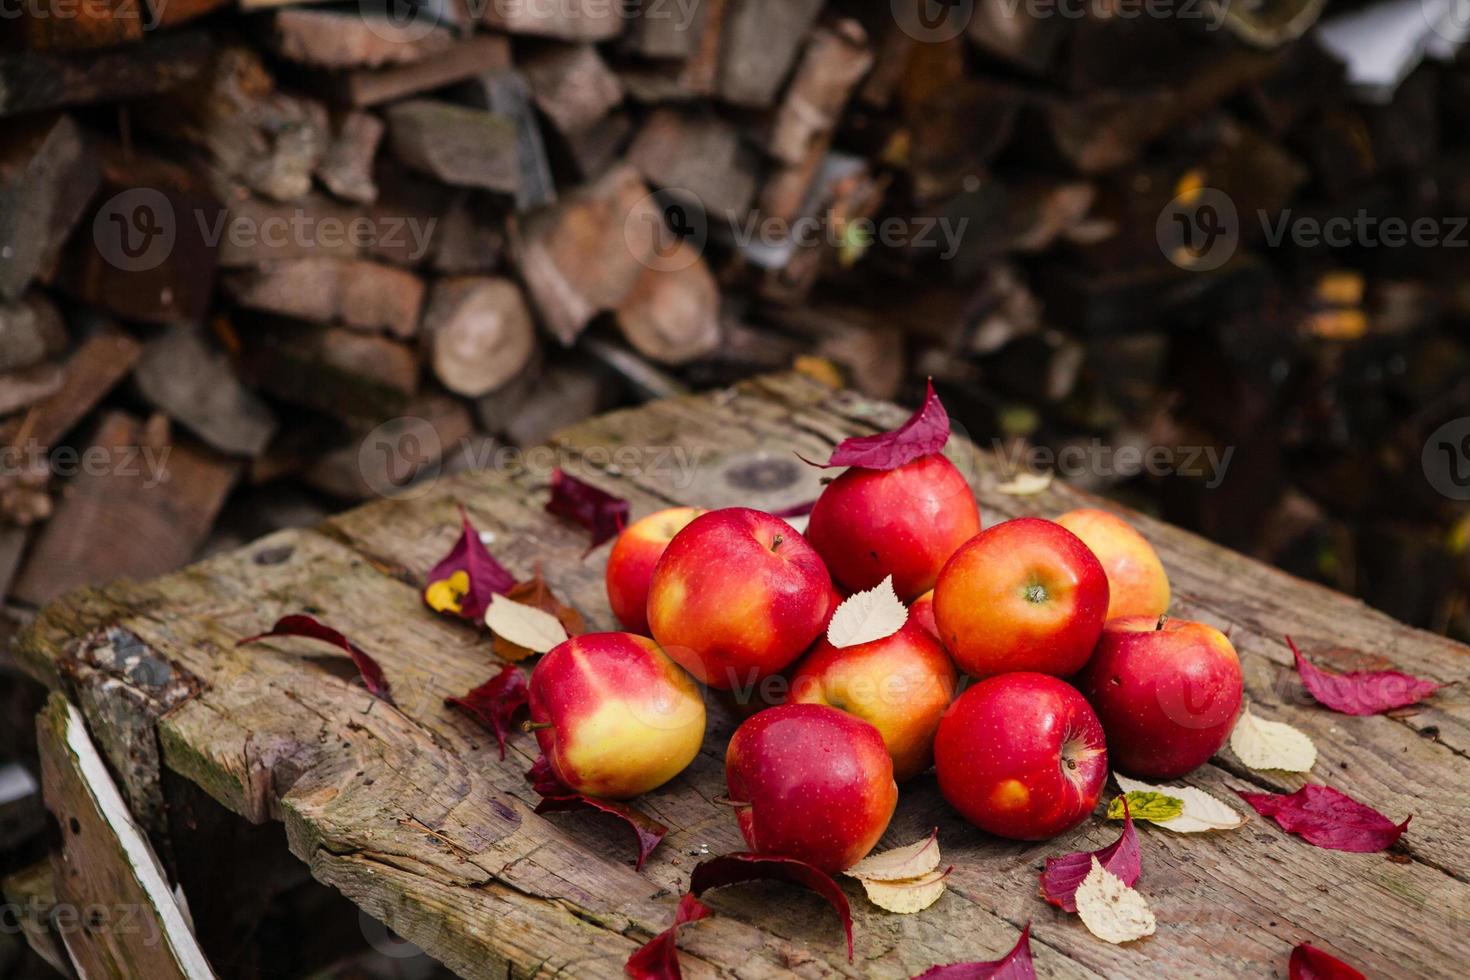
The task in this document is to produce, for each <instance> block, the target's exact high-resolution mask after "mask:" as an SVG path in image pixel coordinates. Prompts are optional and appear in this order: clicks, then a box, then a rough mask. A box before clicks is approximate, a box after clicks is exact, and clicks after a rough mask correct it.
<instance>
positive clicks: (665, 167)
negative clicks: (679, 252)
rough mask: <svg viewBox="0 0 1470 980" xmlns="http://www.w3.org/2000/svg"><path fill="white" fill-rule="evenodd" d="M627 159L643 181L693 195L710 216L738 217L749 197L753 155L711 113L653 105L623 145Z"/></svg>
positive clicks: (752, 192)
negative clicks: (696, 112) (631, 142)
mask: <svg viewBox="0 0 1470 980" xmlns="http://www.w3.org/2000/svg"><path fill="white" fill-rule="evenodd" d="M628 162H629V163H631V164H633V166H635V167H637V168H638V170H639V171H640V172H641V173H642V174H643V176H644V178H645V179H647V180H648V182H649V183H651V184H654V185H655V186H658V187H661V188H666V189H668V190H670V191H674V192H677V193H680V194H683V195H687V196H690V197H693V198H694V199H695V200H697V201H698V202H699V203H700V205H701V206H702V207H703V208H704V210H705V211H706V212H707V213H708V214H709V216H710V218H711V220H717V219H730V220H738V219H739V218H741V217H743V216H744V215H745V212H746V211H747V210H748V209H749V208H750V201H751V198H752V197H753V196H754V195H755V185H756V167H757V162H756V158H755V154H754V152H753V151H752V150H751V148H750V147H748V146H747V145H745V143H744V142H743V141H742V140H741V138H740V134H739V132H738V131H737V130H736V129H735V127H734V126H733V125H732V124H731V123H728V122H726V121H725V120H723V119H720V118H719V117H717V116H713V115H709V114H705V113H699V114H690V113H685V112H681V111H679V110H677V109H656V110H655V111H654V112H653V113H652V114H651V115H649V117H648V119H647V121H646V122H645V123H644V124H643V128H642V129H640V130H639V131H638V136H637V138H635V139H634V140H633V145H632V146H630V147H629V148H628Z"/></svg>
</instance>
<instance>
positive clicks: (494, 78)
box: [446, 70, 556, 271]
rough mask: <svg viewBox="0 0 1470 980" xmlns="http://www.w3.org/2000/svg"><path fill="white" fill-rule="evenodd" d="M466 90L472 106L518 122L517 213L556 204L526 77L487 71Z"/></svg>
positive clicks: (468, 85) (544, 148)
mask: <svg viewBox="0 0 1470 980" xmlns="http://www.w3.org/2000/svg"><path fill="white" fill-rule="evenodd" d="M465 89H466V91H465V93H464V96H463V98H464V99H465V101H466V102H468V103H469V104H470V105H473V106H474V107H475V108H477V109H486V110H488V111H490V112H493V113H495V114H496V115H498V116H502V117H503V118H505V119H509V120H510V121H511V122H513V123H515V126H516V147H517V150H518V157H517V158H518V160H519V163H520V173H519V176H518V178H517V182H516V210H517V211H530V210H531V209H533V208H539V207H542V206H543V205H547V204H550V203H551V202H552V201H555V200H556V182H555V180H554V179H553V178H552V175H551V164H550V162H549V161H548V160H547V158H546V144H545V142H544V141H543V140H542V139H541V123H540V121H539V120H537V118H536V112H535V110H534V109H533V108H532V106H531V86H530V84H529V83H528V82H527V81H526V77H525V76H524V75H522V74H521V73H520V72H517V71H511V70H505V71H495V72H487V73H485V74H484V75H481V76H480V77H478V78H476V79H475V80H474V81H472V82H470V83H469V84H467V85H466V86H465ZM446 271H453V270H446ZM462 271H471V270H462Z"/></svg>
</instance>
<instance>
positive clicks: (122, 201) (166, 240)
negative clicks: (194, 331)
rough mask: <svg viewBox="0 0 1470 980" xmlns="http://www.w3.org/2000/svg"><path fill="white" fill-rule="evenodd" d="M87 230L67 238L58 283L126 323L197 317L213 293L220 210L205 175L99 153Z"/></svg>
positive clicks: (110, 150)
mask: <svg viewBox="0 0 1470 980" xmlns="http://www.w3.org/2000/svg"><path fill="white" fill-rule="evenodd" d="M98 196H99V198H101V200H102V202H103V203H102V205H101V207H100V208H99V209H98V211H97V212H96V213H95V214H94V215H92V216H91V227H92V234H90V235H76V236H73V238H72V241H71V247H70V248H69V249H68V250H67V251H66V253H65V254H64V255H63V257H62V262H61V271H60V274H59V276H58V283H59V284H60V285H61V287H62V288H64V289H65V290H66V291H67V292H68V293H70V294H71V295H72V296H74V297H76V298H77V299H79V300H81V301H82V302H83V303H86V304H88V305H89V306H93V307H96V308H97V309H101V310H106V311H107V312H109V313H112V314H115V315H116V316H119V317H121V318H123V319H127V320H140V321H143V322H145V323H183V322H189V321H197V320H200V319H202V318H203V317H204V316H205V314H206V312H207V311H208V309H209V304H210V300H211V299H212V297H213V292H214V270H215V264H216V257H217V254H218V250H219V249H218V240H217V238H216V237H215V236H216V235H217V234H218V232H219V231H220V230H222V229H223V227H224V220H225V213H224V210H223V209H222V208H221V206H220V204H219V202H218V201H217V200H216V198H215V196H214V193H213V191H211V190H210V188H209V187H208V185H207V183H206V182H205V180H204V179H203V178H202V177H201V176H200V175H199V174H197V173H196V172H194V171H193V170H190V169H188V168H186V167H183V166H179V165H177V164H174V163H172V162H170V161H168V160H165V159H163V158H161V157H151V156H147V157H145V156H141V155H135V154H127V153H125V152H123V151H122V150H121V149H119V148H115V147H107V148H105V149H104V151H103V162H102V189H101V191H100V192H99V194H98Z"/></svg>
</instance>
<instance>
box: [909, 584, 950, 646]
mask: <svg viewBox="0 0 1470 980" xmlns="http://www.w3.org/2000/svg"><path fill="white" fill-rule="evenodd" d="M909 622H911V623H914V624H915V625H917V626H918V627H919V628H920V629H922V630H923V631H924V632H926V633H928V634H929V635H930V636H932V637H934V639H936V640H939V642H940V643H943V642H944V641H943V640H942V639H940V636H939V624H938V623H936V622H935V621H934V590H933V589H930V590H929V591H928V592H925V593H924V594H923V595H921V596H919V597H918V598H917V599H915V600H914V601H913V602H912V603H910V604H909Z"/></svg>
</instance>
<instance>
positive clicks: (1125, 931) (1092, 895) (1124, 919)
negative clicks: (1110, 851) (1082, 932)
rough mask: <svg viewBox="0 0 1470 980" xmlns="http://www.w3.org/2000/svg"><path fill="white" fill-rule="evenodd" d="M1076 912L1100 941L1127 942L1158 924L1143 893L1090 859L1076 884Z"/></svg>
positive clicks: (1151, 933)
mask: <svg viewBox="0 0 1470 980" xmlns="http://www.w3.org/2000/svg"><path fill="white" fill-rule="evenodd" d="M1076 901H1077V914H1078V915H1079V916H1080V917H1081V919H1082V924H1083V925H1085V926H1087V931H1088V932H1090V933H1092V934H1093V935H1094V936H1096V937H1097V938H1099V939H1101V940H1102V941H1103V942H1108V943H1115V944H1116V943H1128V942H1132V941H1133V940H1135V939H1142V938H1143V937H1144V936H1152V935H1153V934H1154V930H1155V929H1156V928H1157V926H1158V923H1157V922H1156V921H1155V920H1154V914H1153V911H1152V910H1151V909H1149V907H1148V902H1147V901H1146V900H1145V899H1144V897H1143V896H1142V895H1140V894H1139V893H1138V892H1136V891H1134V890H1133V889H1132V888H1130V887H1129V886H1127V885H1125V884H1124V883H1123V879H1121V878H1119V877H1118V876H1117V875H1115V874H1113V873H1112V872H1111V871H1109V870H1108V869H1107V868H1104V867H1103V866H1102V865H1101V864H1099V863H1098V860H1097V858H1096V857H1094V858H1093V859H1092V870H1091V871H1089V872H1088V873H1087V877H1086V878H1084V879H1082V884H1080V885H1078V886H1077V896H1076Z"/></svg>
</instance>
